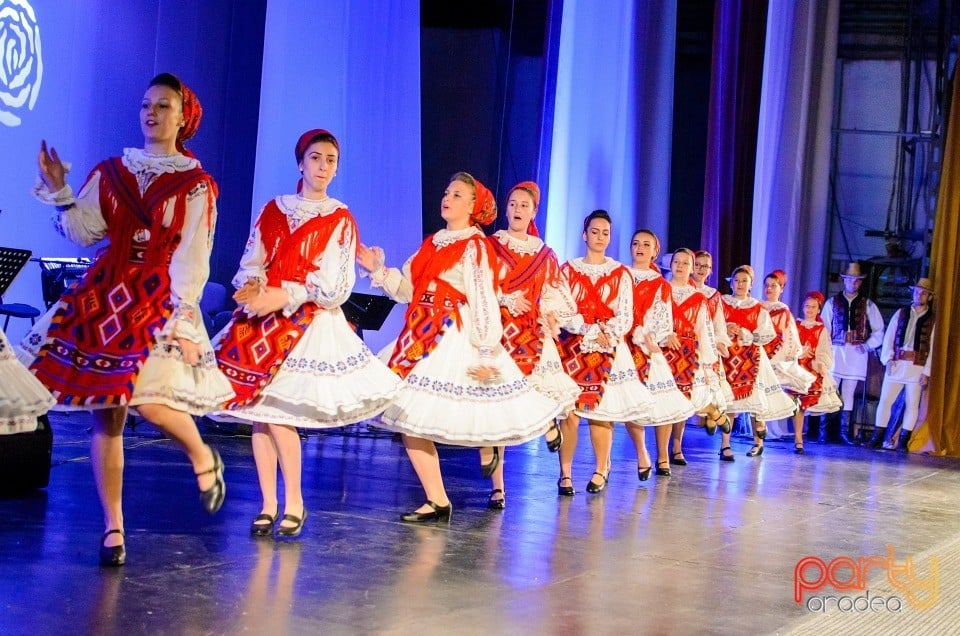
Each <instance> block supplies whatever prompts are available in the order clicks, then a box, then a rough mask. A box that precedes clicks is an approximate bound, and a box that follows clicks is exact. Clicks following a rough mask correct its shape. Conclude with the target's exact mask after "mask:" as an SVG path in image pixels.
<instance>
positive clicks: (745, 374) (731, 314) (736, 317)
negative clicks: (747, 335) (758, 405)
mask: <svg viewBox="0 0 960 636" xmlns="http://www.w3.org/2000/svg"><path fill="white" fill-rule="evenodd" d="M761 309H762V307H761V306H760V303H756V304H755V305H753V306H752V307H748V308H740V307H734V306H732V305H726V306H725V307H724V312H725V313H726V316H727V322H732V323H736V324H737V325H739V326H741V327H743V328H745V329H747V330H748V331H751V332H753V331H756V330H757V321H758V320H759V318H760V310H761ZM731 340H732V341H733V344H731V345H730V346H729V347H728V348H727V350H728V353H729V355H728V356H727V357H726V358H724V359H723V366H724V369H725V371H726V373H727V382H728V383H729V384H730V388H731V389H732V390H733V397H734V399H737V400H742V399H744V398H745V397H748V396H749V395H750V394H751V393H753V387H754V386H755V385H756V383H757V376H758V375H759V374H760V347H759V345H756V344H750V345H744V344H741V343H740V338H739V337H734V338H731Z"/></svg>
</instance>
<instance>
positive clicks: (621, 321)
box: [607, 270, 633, 340]
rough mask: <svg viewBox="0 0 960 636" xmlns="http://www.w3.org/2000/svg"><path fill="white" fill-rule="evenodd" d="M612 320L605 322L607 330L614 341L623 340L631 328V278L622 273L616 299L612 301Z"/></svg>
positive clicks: (626, 273)
mask: <svg viewBox="0 0 960 636" xmlns="http://www.w3.org/2000/svg"><path fill="white" fill-rule="evenodd" d="M611 308H612V309H613V312H614V313H613V318H611V319H610V320H608V321H607V328H608V329H609V330H610V331H611V332H612V333H613V336H614V337H615V338H616V339H618V340H619V339H620V338H623V337H624V336H626V335H627V333H629V332H630V328H631V327H633V276H632V275H631V274H630V272H629V271H626V270H625V271H624V272H623V274H622V275H621V276H620V286H619V288H618V289H617V296H616V298H613V299H612V306H611Z"/></svg>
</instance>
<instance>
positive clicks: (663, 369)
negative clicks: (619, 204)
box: [627, 230, 696, 481]
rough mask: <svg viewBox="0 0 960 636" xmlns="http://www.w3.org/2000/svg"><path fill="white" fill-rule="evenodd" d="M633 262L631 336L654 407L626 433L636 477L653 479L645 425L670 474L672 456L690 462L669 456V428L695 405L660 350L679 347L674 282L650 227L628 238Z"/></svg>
mask: <svg viewBox="0 0 960 636" xmlns="http://www.w3.org/2000/svg"><path fill="white" fill-rule="evenodd" d="M630 252H631V254H632V255H633V265H632V266H631V267H630V274H631V276H632V277H633V329H632V331H631V334H630V337H629V338H628V339H627V345H628V346H629V347H630V353H631V355H632V357H633V362H634V365H635V366H636V367H637V374H638V375H639V376H640V381H641V382H643V384H644V386H646V387H647V390H648V391H650V394H651V395H652V396H653V400H654V402H653V406H652V407H651V408H650V410H649V411H648V412H647V413H646V414H645V415H644V417H643V419H641V420H637V421H634V422H627V432H628V433H629V434H630V437H631V439H633V443H634V446H636V449H637V477H639V479H640V481H646V480H648V479H650V471H651V469H652V466H651V465H650V455H649V454H648V453H647V447H646V443H645V439H644V437H645V427H646V426H654V427H655V431H656V440H657V474H658V475H663V476H669V475H670V463H671V460H673V459H674V458H677V459H676V461H680V462H682V464H681V465H686V460H684V458H683V452H682V451H680V450H679V448H678V449H676V450H675V452H674V454H673V455H671V456H670V457H669V458H668V454H667V453H668V446H669V444H670V432H671V431H672V430H673V424H674V423H675V422H682V421H685V420H686V419H687V418H688V417H690V416H691V415H693V414H694V412H695V410H696V409H694V408H693V404H691V403H690V400H688V399H687V397H686V396H685V395H684V394H683V393H681V392H680V390H679V389H678V388H677V384H676V382H675V381H674V378H673V371H671V370H670V364H669V363H668V362H667V359H666V358H665V357H664V351H663V350H662V349H667V350H669V349H672V348H673V347H674V346H679V343H678V341H677V336H676V334H675V333H674V331H673V303H672V301H671V299H670V283H668V282H667V281H666V280H665V279H664V278H663V276H662V275H661V274H660V270H659V269H658V268H657V266H656V265H654V263H653V261H654V259H656V258H657V255H658V254H659V253H660V240H659V239H658V238H657V235H656V234H654V233H653V232H652V231H650V230H637V231H636V232H634V234H633V239H632V240H631V242H630Z"/></svg>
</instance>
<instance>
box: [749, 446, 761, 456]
mask: <svg viewBox="0 0 960 636" xmlns="http://www.w3.org/2000/svg"><path fill="white" fill-rule="evenodd" d="M761 455H763V446H761V445H760V444H754V445H753V447H751V448H750V450H748V451H747V457H760V456H761Z"/></svg>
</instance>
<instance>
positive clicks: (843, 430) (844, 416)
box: [840, 411, 856, 446]
mask: <svg viewBox="0 0 960 636" xmlns="http://www.w3.org/2000/svg"><path fill="white" fill-rule="evenodd" d="M850 413H851V411H842V412H841V413H840V439H841V440H842V441H843V443H844V444H846V445H847V446H856V443H855V442H854V441H853V435H851V434H850V429H851V428H852V425H851V424H850Z"/></svg>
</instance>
